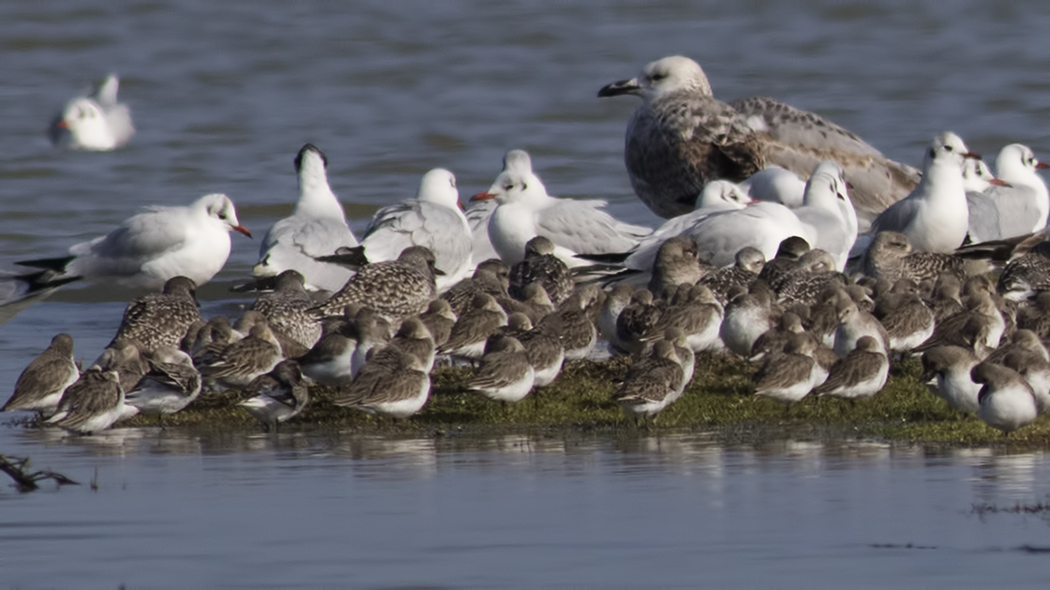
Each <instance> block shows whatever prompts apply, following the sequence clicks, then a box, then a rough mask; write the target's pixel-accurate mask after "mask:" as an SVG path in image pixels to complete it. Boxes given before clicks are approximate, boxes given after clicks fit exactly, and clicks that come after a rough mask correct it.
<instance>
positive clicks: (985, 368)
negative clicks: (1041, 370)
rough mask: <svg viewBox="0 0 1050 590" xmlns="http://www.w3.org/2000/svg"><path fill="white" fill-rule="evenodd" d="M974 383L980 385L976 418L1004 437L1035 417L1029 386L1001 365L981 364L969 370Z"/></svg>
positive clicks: (1036, 413)
mask: <svg viewBox="0 0 1050 590" xmlns="http://www.w3.org/2000/svg"><path fill="white" fill-rule="evenodd" d="M970 376H971V378H972V379H973V381H974V383H980V384H982V387H981V391H980V393H978V394H977V399H978V401H979V403H980V408H979V409H978V410H977V417H978V418H980V419H981V421H983V422H984V423H985V424H987V425H989V426H991V427H992V428H997V429H999V430H1001V431H1003V432H1004V433H1005V434H1010V433H1011V432H1013V431H1015V430H1017V429H1018V428H1021V427H1023V426H1027V425H1029V424H1031V423H1032V422H1033V421H1035V418H1036V416H1037V415H1038V414H1039V411H1038V409H1037V408H1036V405H1035V397H1034V394H1033V393H1032V387H1031V386H1030V385H1028V382H1027V381H1025V380H1024V379H1023V378H1022V377H1021V375H1019V374H1018V373H1017V371H1014V370H1013V369H1009V368H1007V367H1004V366H1002V365H995V364H991V363H981V364H979V365H977V366H976V367H974V368H973V369H972V370H971V371H970Z"/></svg>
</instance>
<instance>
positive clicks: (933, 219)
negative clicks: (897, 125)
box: [871, 132, 980, 253]
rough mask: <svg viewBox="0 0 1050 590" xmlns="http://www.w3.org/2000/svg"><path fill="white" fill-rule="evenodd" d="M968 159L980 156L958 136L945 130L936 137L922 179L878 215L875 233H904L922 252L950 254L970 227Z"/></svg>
mask: <svg viewBox="0 0 1050 590" xmlns="http://www.w3.org/2000/svg"><path fill="white" fill-rule="evenodd" d="M966 158H975V159H976V158H980V156H979V155H977V154H975V153H973V152H971V151H969V150H968V149H967V148H966V144H965V143H963V140H962V139H960V138H959V136H958V135H956V134H954V133H951V132H945V133H941V134H940V135H938V136H936V137H934V138H933V140H932V141H931V142H930V144H929V147H928V148H927V149H926V156H925V158H924V159H923V166H922V180H920V181H919V184H918V185H917V186H916V187H915V190H913V191H912V192H911V193H910V194H909V195H908V196H907V197H905V198H903V199H901V200H900V201H897V202H896V203H894V204H893V205H891V206H890V207H889V208H888V209H886V210H885V211H883V212H882V213H880V214H879V216H878V217H876V218H875V221H873V222H872V223H871V234H872V235H875V234H877V233H878V232H880V231H896V232H900V233H902V234H904V235H905V236H907V237H908V240H909V241H910V242H911V245H912V247H913V248H915V249H916V250H919V251H921V252H943V253H949V252H952V251H954V250H955V249H956V248H958V247H959V246H960V245H962V243H963V240H964V239H965V238H966V232H967V230H968V229H969V227H970V214H969V209H968V208H967V205H966V187H965V185H964V184H963V176H962V170H963V163H964V161H965V160H966Z"/></svg>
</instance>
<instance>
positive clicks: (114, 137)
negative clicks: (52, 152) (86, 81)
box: [48, 74, 135, 152]
mask: <svg viewBox="0 0 1050 590" xmlns="http://www.w3.org/2000/svg"><path fill="white" fill-rule="evenodd" d="M119 88H120V79H119V78H118V77H117V75H116V74H110V75H108V76H106V79H105V80H103V81H102V83H101V84H99V86H98V87H97V88H96V89H95V90H94V92H92V93H91V94H90V95H86V96H78V97H76V98H74V99H72V100H70V101H69V102H68V103H66V106H65V107H64V108H63V109H62V112H61V113H60V114H58V115H57V116H56V117H55V119H54V121H52V123H51V127H50V128H49V129H48V135H49V136H50V138H51V141H52V142H53V143H55V144H61V143H64V142H67V140H68V142H67V143H68V146H69V147H70V148H72V149H75V150H87V151H96V152H105V151H110V150H114V149H116V148H118V147H121V146H123V145H124V144H126V143H128V141H130V140H131V137H132V136H133V135H135V126H134V125H133V124H132V123H131V110H130V109H129V108H128V107H127V105H124V104H120V103H119V102H117V90H118V89H119Z"/></svg>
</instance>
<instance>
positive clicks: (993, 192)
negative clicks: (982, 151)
mask: <svg viewBox="0 0 1050 590" xmlns="http://www.w3.org/2000/svg"><path fill="white" fill-rule="evenodd" d="M1048 166H1050V165H1048V164H1046V163H1045V162H1040V161H1039V160H1036V159H1035V155H1034V154H1033V153H1032V149H1031V148H1029V147H1028V146H1026V145H1022V144H1019V143H1012V144H1010V145H1007V146H1005V147H1003V149H1001V150H1000V151H999V156H998V157H997V158H996V159H995V172H996V175H997V176H998V178H999V179H1000V180H1002V181H1003V182H1005V183H1007V184H1008V185H1009V186H991V187H988V188H987V189H985V191H984V195H985V196H987V197H988V198H990V199H991V200H992V202H994V203H995V206H996V209H998V211H999V232H1000V236H1001V238H1012V237H1014V236H1020V235H1024V234H1029V233H1032V232H1037V231H1039V230H1041V229H1043V228H1044V227H1046V216H1047V213H1050V193H1048V192H1047V188H1046V183H1045V182H1043V179H1042V177H1040V176H1039V173H1038V172H1037V170H1045V169H1046V168H1047V167H1048Z"/></svg>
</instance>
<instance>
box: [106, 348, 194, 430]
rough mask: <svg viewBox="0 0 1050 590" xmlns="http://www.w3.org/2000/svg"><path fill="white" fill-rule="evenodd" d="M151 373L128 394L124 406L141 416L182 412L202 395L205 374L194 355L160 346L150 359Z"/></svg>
mask: <svg viewBox="0 0 1050 590" xmlns="http://www.w3.org/2000/svg"><path fill="white" fill-rule="evenodd" d="M148 361H149V366H150V370H149V372H148V373H146V375H145V376H143V377H142V379H140V380H139V382H138V384H137V385H135V387H134V388H133V389H130V390H128V391H127V392H126V393H125V395H124V404H125V405H127V406H131V407H134V408H135V409H136V410H137V412H138V413H141V414H157V415H158V416H160V418H161V420H163V418H164V416H165V415H166V414H174V413H175V412H178V411H179V410H182V409H183V408H185V407H186V406H188V405H189V404H190V403H192V402H193V400H195V399H197V396H199V395H200V393H201V374H200V373H199V372H197V369H196V368H194V366H193V359H192V358H190V355H188V354H186V353H185V352H182V351H181V350H179V349H178V348H175V347H173V346H168V345H164V346H160V347H158V348H157V349H156V350H155V351H154V352H153V355H152V356H151V357H150V358H149V359H148Z"/></svg>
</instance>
